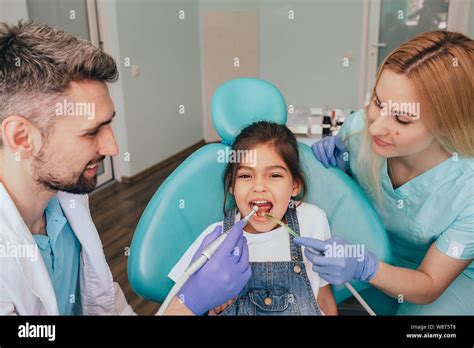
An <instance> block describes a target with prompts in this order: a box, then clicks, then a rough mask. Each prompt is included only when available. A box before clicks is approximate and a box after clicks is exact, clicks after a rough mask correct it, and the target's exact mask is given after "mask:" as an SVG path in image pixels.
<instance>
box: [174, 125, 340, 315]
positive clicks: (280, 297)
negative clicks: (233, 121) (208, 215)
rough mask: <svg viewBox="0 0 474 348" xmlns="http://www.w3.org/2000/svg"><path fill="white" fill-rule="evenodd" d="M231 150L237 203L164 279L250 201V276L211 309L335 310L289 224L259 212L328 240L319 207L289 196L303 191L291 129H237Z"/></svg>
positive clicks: (228, 186)
mask: <svg viewBox="0 0 474 348" xmlns="http://www.w3.org/2000/svg"><path fill="white" fill-rule="evenodd" d="M232 149H233V150H234V151H233V152H232V153H233V154H236V155H235V156H233V158H237V161H232V163H228V165H227V168H226V171H225V174H224V189H225V196H224V197H225V198H227V196H228V194H229V192H230V194H232V195H233V198H234V201H235V204H236V207H235V208H232V209H228V210H227V211H225V214H224V216H225V217H224V221H220V222H218V223H215V224H212V225H210V226H209V227H208V228H206V229H205V231H204V232H203V233H202V234H201V235H200V236H199V237H198V238H197V240H196V241H195V242H194V243H193V244H192V245H191V247H190V248H189V249H188V250H187V251H186V253H185V254H184V255H183V256H182V257H181V259H180V260H179V262H178V263H177V264H176V265H175V266H174V268H173V269H172V270H171V272H170V273H169V277H170V278H171V279H172V280H174V281H177V280H178V279H179V277H180V276H181V274H182V273H183V272H184V270H185V269H186V267H187V266H188V265H189V263H190V261H191V258H192V256H193V254H194V253H195V251H196V250H197V248H198V247H199V245H200V244H201V242H202V240H203V238H204V237H205V236H206V235H207V234H209V233H210V232H211V231H213V230H214V228H215V227H216V226H217V225H219V224H220V225H223V230H224V231H227V230H228V229H229V228H231V227H232V226H233V224H234V223H235V222H236V221H238V220H239V219H240V218H241V217H242V216H245V215H247V214H248V213H249V212H250V211H251V209H252V207H253V206H258V208H259V210H258V212H257V213H256V214H255V215H254V216H253V217H252V218H251V220H250V221H249V223H248V224H247V226H246V227H245V228H244V236H245V238H246V239H247V243H248V247H249V260H250V265H251V268H252V277H251V279H250V281H249V282H248V283H247V285H246V287H245V288H244V289H243V290H242V291H241V292H240V294H239V295H238V296H237V298H235V299H233V300H231V301H229V302H228V303H225V304H222V306H220V307H218V308H216V309H214V310H213V311H211V313H210V314H217V315H324V314H326V315H336V314H337V307H336V303H335V300H334V297H333V295H332V292H331V288H330V286H329V285H328V283H327V282H326V281H324V280H323V279H321V278H320V277H319V275H318V273H316V272H314V271H313V270H312V269H311V263H310V262H309V260H307V259H306V257H305V256H304V255H303V252H302V250H301V247H298V246H297V245H296V244H294V243H293V236H292V235H290V234H289V233H288V230H287V229H285V228H283V227H280V226H279V225H277V224H276V223H275V222H273V221H272V220H271V219H269V218H268V217H267V216H265V215H264V214H265V213H268V214H270V215H272V216H274V217H276V218H277V219H279V220H282V221H283V222H285V223H287V224H288V225H289V226H290V227H291V228H292V229H293V230H294V231H295V232H296V233H298V234H299V235H301V236H305V237H313V238H318V239H323V240H325V239H328V238H330V232H329V224H328V221H327V218H326V214H325V213H324V211H323V210H321V209H320V208H318V207H317V206H315V205H312V204H308V203H301V202H296V201H295V200H294V199H296V197H297V196H298V197H303V196H304V192H305V180H304V175H303V172H302V170H301V168H300V164H299V154H298V148H297V142H296V139H295V137H294V135H293V133H291V131H290V130H289V129H288V128H286V127H285V126H282V125H278V124H275V123H270V122H257V123H254V124H252V125H250V126H248V127H247V128H245V129H243V130H242V132H241V133H240V134H239V136H238V137H237V138H236V139H235V142H234V144H233V146H232ZM239 155H240V157H243V158H239ZM242 155H244V156H242ZM225 198H224V207H225V206H226V200H225ZM236 252H239V251H238V250H237V251H236Z"/></svg>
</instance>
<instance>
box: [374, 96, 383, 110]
mask: <svg viewBox="0 0 474 348" xmlns="http://www.w3.org/2000/svg"><path fill="white" fill-rule="evenodd" d="M374 104H375V106H376V107H378V108H379V109H382V104H381V103H379V101H378V100H377V97H374Z"/></svg>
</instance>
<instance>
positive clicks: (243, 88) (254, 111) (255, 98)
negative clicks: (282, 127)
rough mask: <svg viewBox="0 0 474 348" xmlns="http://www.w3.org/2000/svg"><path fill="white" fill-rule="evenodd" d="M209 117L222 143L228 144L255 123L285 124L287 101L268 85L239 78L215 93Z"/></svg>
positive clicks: (223, 85) (262, 81) (226, 83)
mask: <svg viewBox="0 0 474 348" xmlns="http://www.w3.org/2000/svg"><path fill="white" fill-rule="evenodd" d="M211 116H212V121H213V122H214V127H215V128H216V130H217V133H218V134H219V136H220V137H221V138H222V143H224V144H227V145H231V144H232V143H233V142H234V139H235V137H237V135H238V134H239V133H240V132H241V130H242V129H243V128H245V127H246V126H248V125H250V124H252V123H254V122H257V121H271V122H275V123H278V124H286V102H285V98H284V97H283V95H282V94H281V93H280V91H279V90H278V88H276V87H275V86H274V85H272V84H271V83H269V82H267V81H264V80H260V79H255V78H238V79H234V80H230V81H227V82H225V83H224V84H222V85H221V86H220V87H219V88H218V89H217V90H216V91H215V92H214V95H213V96H212V101H211Z"/></svg>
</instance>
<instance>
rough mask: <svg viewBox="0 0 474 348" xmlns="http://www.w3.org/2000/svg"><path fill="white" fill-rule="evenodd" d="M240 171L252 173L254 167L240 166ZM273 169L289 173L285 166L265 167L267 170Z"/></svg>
mask: <svg viewBox="0 0 474 348" xmlns="http://www.w3.org/2000/svg"><path fill="white" fill-rule="evenodd" d="M240 169H247V170H251V171H253V170H254V168H253V167H249V166H242V165H240V166H239V167H238V168H237V170H240ZM271 169H281V170H284V171H285V172H287V171H288V169H286V168H285V167H283V166H279V165H275V166H268V167H265V170H271Z"/></svg>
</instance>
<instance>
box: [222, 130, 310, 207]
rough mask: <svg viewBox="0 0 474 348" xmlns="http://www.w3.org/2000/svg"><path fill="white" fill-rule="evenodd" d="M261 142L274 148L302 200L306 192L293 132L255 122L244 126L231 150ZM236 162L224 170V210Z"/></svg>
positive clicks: (235, 172)
mask: <svg viewBox="0 0 474 348" xmlns="http://www.w3.org/2000/svg"><path fill="white" fill-rule="evenodd" d="M262 144H269V145H271V146H273V147H274V148H275V151H276V152H277V153H278V154H279V155H280V157H281V159H282V160H283V162H285V164H286V166H287V167H288V169H289V170H290V173H291V175H292V177H293V180H294V181H296V182H299V183H300V185H301V191H300V193H299V194H298V197H299V199H300V200H302V199H303V197H304V195H305V193H306V180H305V177H304V173H303V170H302V169H301V166H300V156H299V152H298V143H297V141H296V138H295V136H294V134H293V133H292V132H291V131H290V130H289V129H288V128H287V127H286V126H284V125H280V124H276V123H273V122H267V121H260V122H255V123H252V124H251V125H249V126H247V127H246V128H244V129H243V130H242V131H241V132H240V134H239V135H238V136H237V138H235V141H234V143H233V144H232V150H234V151H238V150H250V149H252V148H254V147H256V146H258V145H262ZM236 162H237V161H232V162H229V163H228V164H227V167H226V170H225V172H224V212H225V210H226V203H227V196H228V195H229V192H230V189H231V188H232V191H233V190H234V187H235V176H236V174H237V168H238V167H239V163H238V162H237V163H236Z"/></svg>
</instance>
